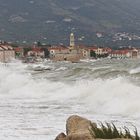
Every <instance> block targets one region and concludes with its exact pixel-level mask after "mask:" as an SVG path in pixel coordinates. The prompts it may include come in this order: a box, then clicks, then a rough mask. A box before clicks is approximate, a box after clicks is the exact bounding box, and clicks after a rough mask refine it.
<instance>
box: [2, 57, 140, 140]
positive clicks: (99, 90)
mask: <svg viewBox="0 0 140 140" xmlns="http://www.w3.org/2000/svg"><path fill="white" fill-rule="evenodd" d="M70 115H81V116H82V117H86V118H88V119H90V120H92V121H95V122H98V121H102V122H105V121H107V122H114V123H115V124H116V125H117V126H124V125H125V126H128V127H132V129H133V126H134V125H135V126H136V127H137V128H138V130H140V60H139V59H137V60H131V59H128V60H127V59H122V60H111V59H103V60H84V61H81V62H80V63H70V62H52V61H44V62H42V63H36V64H23V63H21V62H19V61H14V62H11V63H8V64H0V140H27V139H28V140H54V139H55V137H56V135H57V134H58V133H60V132H65V124H66V123H65V122H66V119H67V118H68V117H69V116H70Z"/></svg>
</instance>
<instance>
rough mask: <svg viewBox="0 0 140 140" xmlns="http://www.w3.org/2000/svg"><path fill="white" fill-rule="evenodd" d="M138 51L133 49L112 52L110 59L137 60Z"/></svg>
mask: <svg viewBox="0 0 140 140" xmlns="http://www.w3.org/2000/svg"><path fill="white" fill-rule="evenodd" d="M138 53H139V52H138V50H137V49H135V48H130V49H121V50H113V51H112V52H111V53H110V57H111V58H138Z"/></svg>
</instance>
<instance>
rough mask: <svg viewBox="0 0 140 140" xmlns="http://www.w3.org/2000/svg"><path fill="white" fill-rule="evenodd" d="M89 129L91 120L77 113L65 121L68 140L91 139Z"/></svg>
mask: <svg viewBox="0 0 140 140" xmlns="http://www.w3.org/2000/svg"><path fill="white" fill-rule="evenodd" d="M94 125H96V124H94ZM90 129H91V121H90V120H88V119H86V118H83V117H80V116H77V115H74V116H71V117H69V118H68V120H67V123H66V133H67V137H68V140H92V136H91V133H90Z"/></svg>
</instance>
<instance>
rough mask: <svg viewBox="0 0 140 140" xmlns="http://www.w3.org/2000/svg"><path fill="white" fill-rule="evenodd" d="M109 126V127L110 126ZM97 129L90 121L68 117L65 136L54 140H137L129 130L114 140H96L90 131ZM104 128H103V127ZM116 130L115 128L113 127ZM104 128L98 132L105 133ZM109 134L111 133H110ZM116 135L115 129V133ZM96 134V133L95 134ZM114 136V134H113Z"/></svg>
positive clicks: (100, 139)
mask: <svg viewBox="0 0 140 140" xmlns="http://www.w3.org/2000/svg"><path fill="white" fill-rule="evenodd" d="M110 126H111V125H110ZM110 126H109V129H110V130H111V127H110ZM93 127H94V128H97V124H96V123H93V122H91V121H90V120H88V119H86V118H83V117H80V116H77V115H73V116H70V117H69V118H68V119H67V121H66V134H65V133H60V134H59V135H58V136H57V137H56V138H55V140H102V139H106V140H107V139H113V140H130V139H132V140H139V137H138V135H137V134H136V135H135V136H132V135H131V134H130V133H129V130H128V131H126V132H125V134H122V135H121V136H122V137H120V138H119V137H116V138H115V137H114V138H97V137H96V136H95V135H96V134H93V133H94V132H93V131H92V128H93ZM103 127H104V126H103ZM114 128H115V129H116V127H115V126H114ZM103 129H104V128H100V131H101V132H103V133H105V131H106V130H107V129H106V128H105V129H106V130H105V131H104V130H103ZM110 132H111V131H110ZM112 132H116V133H118V131H117V129H116V130H115V131H112ZM95 133H96V132H95ZM113 135H116V134H113Z"/></svg>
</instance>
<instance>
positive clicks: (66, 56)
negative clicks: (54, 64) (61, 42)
mask: <svg viewBox="0 0 140 140" xmlns="http://www.w3.org/2000/svg"><path fill="white" fill-rule="evenodd" d="M49 52H50V59H52V60H54V61H71V62H77V61H79V60H80V59H81V58H82V53H81V50H79V49H75V48H74V49H72V48H71V47H64V46H52V47H50V48H49Z"/></svg>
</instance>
